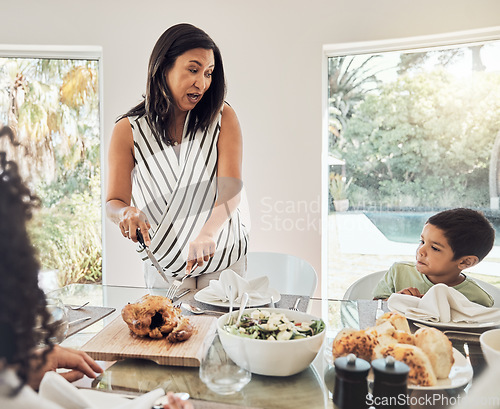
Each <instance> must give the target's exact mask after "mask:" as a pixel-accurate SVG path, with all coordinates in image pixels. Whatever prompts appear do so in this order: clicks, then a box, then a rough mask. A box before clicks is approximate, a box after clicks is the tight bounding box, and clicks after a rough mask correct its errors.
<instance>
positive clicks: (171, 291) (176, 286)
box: [166, 264, 198, 299]
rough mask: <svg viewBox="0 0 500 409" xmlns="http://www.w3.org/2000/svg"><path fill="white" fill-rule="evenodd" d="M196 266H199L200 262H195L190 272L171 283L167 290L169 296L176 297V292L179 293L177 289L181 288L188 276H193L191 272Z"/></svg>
mask: <svg viewBox="0 0 500 409" xmlns="http://www.w3.org/2000/svg"><path fill="white" fill-rule="evenodd" d="M196 267H198V264H195V265H194V267H193V268H192V269H191V271H190V272H189V274H186V275H185V276H184V277H182V279H180V280H175V281H174V282H173V283H172V284H170V287H168V290H167V295H166V296H167V298H170V299H173V298H174V297H175V294H177V291H178V290H179V288H180V286H181V285H182V283H183V282H184V280H185V279H186V278H188V277H191V273H192V272H193V271H194V270H196Z"/></svg>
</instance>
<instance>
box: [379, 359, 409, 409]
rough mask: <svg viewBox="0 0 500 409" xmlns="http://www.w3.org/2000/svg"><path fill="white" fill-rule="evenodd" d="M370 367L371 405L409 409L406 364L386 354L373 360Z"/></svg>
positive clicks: (385, 408) (390, 408) (384, 408)
mask: <svg viewBox="0 0 500 409" xmlns="http://www.w3.org/2000/svg"><path fill="white" fill-rule="evenodd" d="M372 368H373V375H374V383H373V397H372V399H373V406H374V407H375V408H376V409H379V408H380V409H382V408H383V409H409V405H408V373H409V372H410V368H409V367H408V365H406V364H405V363H403V362H399V361H396V360H395V359H394V358H393V357H392V356H388V357H386V358H385V359H384V358H381V359H376V360H374V361H373V362H372Z"/></svg>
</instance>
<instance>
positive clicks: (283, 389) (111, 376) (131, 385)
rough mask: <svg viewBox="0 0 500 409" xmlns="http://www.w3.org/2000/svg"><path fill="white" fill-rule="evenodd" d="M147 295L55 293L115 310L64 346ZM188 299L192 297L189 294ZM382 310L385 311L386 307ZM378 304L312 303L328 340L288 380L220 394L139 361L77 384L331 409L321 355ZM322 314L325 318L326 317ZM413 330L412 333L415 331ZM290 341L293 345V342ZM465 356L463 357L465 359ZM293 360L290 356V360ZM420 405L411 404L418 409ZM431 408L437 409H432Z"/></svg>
mask: <svg viewBox="0 0 500 409" xmlns="http://www.w3.org/2000/svg"><path fill="white" fill-rule="evenodd" d="M147 292H148V290H147V289H144V288H131V287H116V286H96V285H73V286H69V287H66V288H64V289H62V290H60V291H58V292H57V296H58V297H60V298H61V299H62V300H63V302H64V303H66V304H75V305H76V304H79V303H83V302H85V301H89V300H90V305H96V306H106V307H113V308H116V311H115V312H114V313H113V314H112V315H110V316H109V317H106V318H105V319H104V320H101V321H100V322H98V323H96V324H94V325H92V326H90V327H88V328H86V329H85V330H83V331H82V332H80V333H77V334H75V335H73V336H71V337H69V338H67V339H66V340H65V341H64V342H63V345H69V346H73V347H81V346H82V345H84V344H85V343H86V342H87V341H88V340H89V339H90V338H91V337H92V336H93V335H95V334H96V333H97V332H99V331H100V330H102V328H104V326H105V325H108V324H109V323H110V322H111V321H112V320H113V319H114V318H116V317H119V315H120V311H121V309H122V307H123V306H124V305H125V304H126V303H128V302H134V301H136V300H138V299H139V298H140V297H141V296H142V295H144V294H146V293H147ZM190 296H191V297H192V294H191V295H190ZM384 308H386V306H384ZM376 309H377V303H376V302H375V301H368V300H366V301H362V300H359V301H341V300H321V299H319V298H311V299H310V300H309V306H308V312H310V313H312V314H315V315H319V314H320V312H321V311H325V312H326V311H327V312H328V315H329V317H328V320H327V319H326V317H323V318H324V320H325V322H327V325H328V333H327V336H328V339H327V340H326V341H325V343H324V345H323V350H322V351H320V353H319V354H318V356H317V357H316V359H315V360H314V361H313V364H312V365H310V366H309V367H308V368H307V369H306V370H305V371H303V372H301V373H299V374H296V375H293V376H289V377H270V376H261V375H255V374H252V377H251V380H250V382H249V383H248V384H247V385H246V386H245V387H244V388H243V389H242V390H241V391H239V392H236V393H235V394H231V395H227V396H224V395H219V394H216V393H214V392H212V391H211V390H210V389H209V388H208V387H207V386H206V385H205V384H204V383H203V382H202V381H201V379H200V377H199V368H196V367H182V366H162V365H157V364H156V363H154V362H150V361H146V360H140V359H125V360H122V361H117V362H116V363H114V364H112V365H111V366H109V367H108V368H107V369H106V371H105V372H104V374H103V375H102V376H100V377H99V378H98V379H97V380H95V381H94V382H92V383H90V382H88V383H87V384H85V382H82V383H80V385H79V386H81V387H92V388H95V389H100V390H106V391H110V392H111V391H112V392H120V393H130V394H137V393H139V394H140V393H144V392H147V391H150V390H152V389H155V388H157V387H162V388H164V389H165V390H167V391H173V392H187V393H189V394H190V396H191V397H192V398H193V399H200V400H206V401H212V402H222V403H227V404H234V405H240V406H243V407H245V406H247V407H256V408H263V409H266V408H269V409H271V408H272V409H280V408H283V409H285V408H286V409H289V408H301V409H302V408H333V403H332V391H333V380H334V373H333V367H332V362H331V361H330V362H329V361H328V359H327V357H326V356H325V348H330V345H331V342H332V338H333V337H334V336H335V335H336V334H337V333H338V331H340V330H341V329H342V328H347V327H350V328H355V329H359V328H366V327H368V326H370V325H374V323H375V314H376ZM325 315H326V313H325ZM413 330H416V328H413ZM452 341H453V346H454V348H456V350H457V351H459V352H460V354H462V355H464V354H465V352H464V341H463V340H461V339H452ZM291 342H293V341H291ZM467 343H468V347H469V357H470V360H471V364H472V366H473V368H474V379H475V378H476V375H477V374H478V373H480V372H481V371H482V369H484V365H485V364H484V359H483V356H482V353H481V349H480V346H479V344H478V343H477V344H476V343H474V342H471V341H468V342H467ZM464 356H465V355H464ZM290 359H293V356H291V357H290ZM472 382H474V380H473V381H472ZM468 388H469V386H466V387H460V388H457V389H452V390H446V391H431V392H432V393H438V395H436V396H441V397H451V396H454V397H458V396H462V395H463V394H465V393H466V392H467V390H468ZM426 393H428V392H426V391H413V392H412V396H426V395H425V394H426ZM417 407H419V406H418V405H412V408H417ZM434 407H439V405H436V406H434Z"/></svg>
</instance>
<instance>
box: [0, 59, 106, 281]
mask: <svg viewBox="0 0 500 409" xmlns="http://www.w3.org/2000/svg"><path fill="white" fill-rule="evenodd" d="M97 73H98V62H97V61H90V60H56V59H24V58H0V84H1V89H0V122H3V125H8V126H9V127H11V128H12V129H13V130H14V133H15V137H16V140H17V142H18V143H19V145H17V146H13V145H12V144H11V143H10V141H8V140H7V138H3V139H4V140H0V150H4V151H7V152H8V157H9V158H10V159H14V160H16V161H17V162H18V164H19V165H20V169H21V171H22V173H23V177H24V178H25V179H26V180H28V182H29V184H30V186H31V188H32V189H33V190H34V191H35V192H36V193H37V195H38V196H39V197H40V198H41V199H42V208H41V209H40V211H39V212H37V214H36V215H35V217H34V219H33V222H32V223H31V226H30V232H31V235H32V239H33V244H34V246H35V247H36V248H37V250H38V253H39V259H40V263H41V265H42V269H47V270H56V271H57V272H58V281H59V284H60V285H65V284H69V283H72V282H96V281H97V282H98V281H100V280H101V271H102V268H101V266H102V244H101V192H100V186H101V183H100V153H99V152H100V133H99V99H98V97H99V95H98V89H99V87H98V75H97Z"/></svg>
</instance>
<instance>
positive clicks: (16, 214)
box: [0, 128, 53, 394]
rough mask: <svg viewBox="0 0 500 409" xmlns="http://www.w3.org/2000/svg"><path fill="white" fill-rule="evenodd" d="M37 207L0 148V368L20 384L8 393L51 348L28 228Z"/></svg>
mask: <svg viewBox="0 0 500 409" xmlns="http://www.w3.org/2000/svg"><path fill="white" fill-rule="evenodd" d="M9 131H10V129H8V128H7V129H6V128H3V129H2V130H0V137H2V136H9V137H11V133H9ZM11 141H12V139H11ZM38 206H39V199H38V198H37V197H36V196H35V195H33V194H32V193H31V191H30V189H29V188H28V187H27V186H26V185H25V184H24V183H23V180H22V179H21V177H20V175H19V171H18V167H17V164H16V163H15V162H13V161H8V160H7V157H6V153H5V152H0V282H1V285H0V334H1V336H0V372H1V371H3V370H5V369H6V368H8V367H13V368H15V369H16V372H17V375H18V377H19V379H20V381H21V382H20V385H19V387H18V388H16V389H15V390H13V391H12V394H16V393H17V392H18V391H19V390H20V389H21V388H22V387H23V386H24V384H25V383H26V382H27V381H28V376H29V373H30V369H33V362H34V361H35V358H37V359H36V362H38V363H39V364H38V368H39V367H41V366H42V365H43V364H44V363H45V357H46V354H47V353H48V352H49V351H50V350H51V349H52V348H53V345H52V342H51V341H50V338H51V337H52V336H53V329H51V327H50V325H49V314H48V312H47V310H46V308H45V306H46V301H45V295H44V293H43V291H42V290H41V289H40V288H39V287H38V270H39V263H38V260H37V257H36V251H35V248H34V247H33V246H32V244H31V241H30V238H29V236H28V231H27V227H26V223H27V221H28V220H30V219H31V217H32V210H33V209H34V208H35V207H38ZM37 325H38V326H39V327H40V328H42V329H43V330H42V331H40V330H37V329H35V326H37ZM40 345H45V346H47V348H46V349H45V351H44V353H43V354H41V355H40V354H39V353H36V352H35V351H36V350H37V347H38V346H40Z"/></svg>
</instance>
